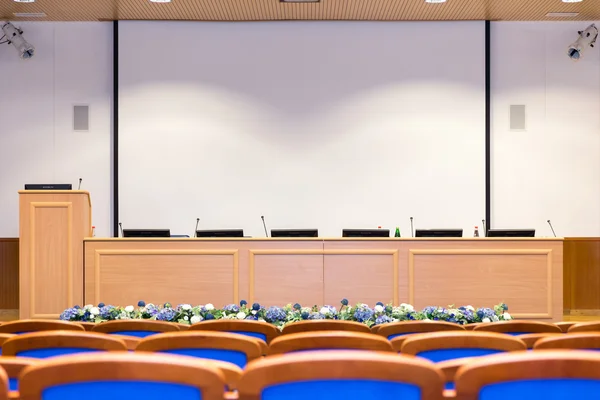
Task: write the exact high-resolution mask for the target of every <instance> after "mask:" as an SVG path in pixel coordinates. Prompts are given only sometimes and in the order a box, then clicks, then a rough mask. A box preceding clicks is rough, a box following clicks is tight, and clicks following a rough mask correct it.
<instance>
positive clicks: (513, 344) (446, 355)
mask: <svg viewBox="0 0 600 400" xmlns="http://www.w3.org/2000/svg"><path fill="white" fill-rule="evenodd" d="M519 350H527V346H526V345H525V343H524V342H523V341H522V340H520V339H518V338H516V337H514V336H510V335H504V334H501V333H493V332H477V331H464V332H434V333H421V334H417V335H411V336H410V337H409V338H407V339H406V340H405V341H404V343H403V344H402V347H401V349H400V352H401V353H402V354H410V355H415V356H419V357H422V358H425V359H428V360H430V361H433V362H440V361H446V360H453V359H456V358H467V357H480V356H487V355H490V354H496V353H501V352H506V351H519Z"/></svg>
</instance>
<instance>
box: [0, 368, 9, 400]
mask: <svg viewBox="0 0 600 400" xmlns="http://www.w3.org/2000/svg"><path fill="white" fill-rule="evenodd" d="M7 399H8V376H7V375H6V372H5V371H4V369H2V368H0V400H7Z"/></svg>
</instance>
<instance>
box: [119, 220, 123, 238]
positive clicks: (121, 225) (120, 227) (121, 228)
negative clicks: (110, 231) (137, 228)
mask: <svg viewBox="0 0 600 400" xmlns="http://www.w3.org/2000/svg"><path fill="white" fill-rule="evenodd" d="M119 230H120V231H121V237H124V236H123V224H122V223H120V222H119Z"/></svg>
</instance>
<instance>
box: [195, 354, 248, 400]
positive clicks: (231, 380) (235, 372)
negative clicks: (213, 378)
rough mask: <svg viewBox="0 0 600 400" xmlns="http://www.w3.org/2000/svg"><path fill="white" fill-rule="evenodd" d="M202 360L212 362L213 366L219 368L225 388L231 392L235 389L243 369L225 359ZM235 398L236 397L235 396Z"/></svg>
mask: <svg viewBox="0 0 600 400" xmlns="http://www.w3.org/2000/svg"><path fill="white" fill-rule="evenodd" d="M202 361H203V362H208V363H210V364H213V365H214V366H215V367H217V368H219V369H220V370H221V372H222V373H223V375H224V376H225V383H226V386H227V388H226V389H227V390H229V391H231V392H233V391H235V390H237V387H238V383H239V381H240V379H241V378H242V375H243V374H244V370H243V369H242V368H240V367H238V366H237V365H235V364H232V363H230V362H227V361H219V360H209V359H204V360H202ZM236 399H237V397H236Z"/></svg>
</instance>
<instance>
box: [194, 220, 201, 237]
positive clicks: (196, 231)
mask: <svg viewBox="0 0 600 400" xmlns="http://www.w3.org/2000/svg"><path fill="white" fill-rule="evenodd" d="M199 222H200V218H196V229H194V237H198V223H199Z"/></svg>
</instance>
